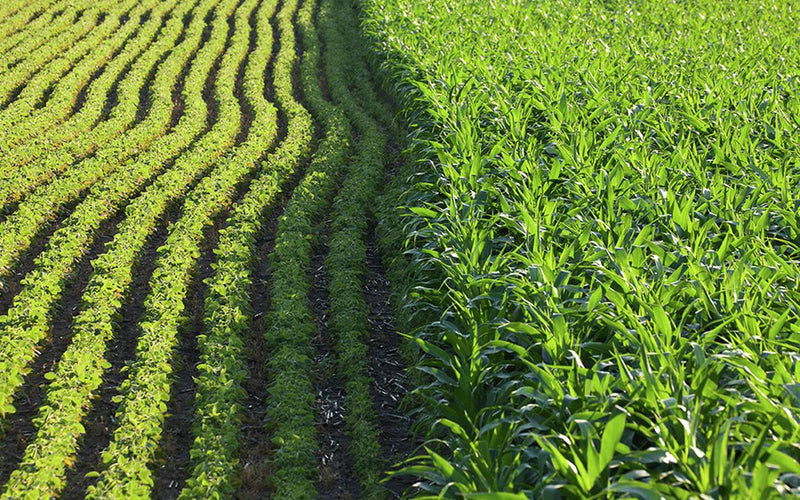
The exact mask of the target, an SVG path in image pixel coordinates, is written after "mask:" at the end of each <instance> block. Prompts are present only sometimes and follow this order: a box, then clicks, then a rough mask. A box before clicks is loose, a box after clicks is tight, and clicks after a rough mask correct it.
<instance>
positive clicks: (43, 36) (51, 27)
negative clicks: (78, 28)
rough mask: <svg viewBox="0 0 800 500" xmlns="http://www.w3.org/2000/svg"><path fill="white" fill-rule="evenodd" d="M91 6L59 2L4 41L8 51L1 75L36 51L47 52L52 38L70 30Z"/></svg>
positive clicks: (5, 54) (0, 70)
mask: <svg viewBox="0 0 800 500" xmlns="http://www.w3.org/2000/svg"><path fill="white" fill-rule="evenodd" d="M89 5H90V4H88V3H85V4H81V3H78V4H77V5H70V4H68V3H67V2H63V1H61V2H58V3H56V4H55V5H53V6H51V7H50V8H49V9H48V10H47V11H45V12H42V13H41V14H39V15H38V16H37V18H36V19H34V20H33V21H32V22H30V23H28V24H26V25H25V28H24V29H23V30H20V31H19V32H17V33H15V35H14V36H10V37H8V38H7V39H3V40H2V44H3V45H4V46H5V47H7V49H8V50H6V51H5V53H4V54H3V64H2V65H0V75H5V74H6V73H8V72H9V71H10V70H12V69H13V68H14V66H16V65H18V64H19V63H20V61H23V60H24V59H25V58H26V57H28V56H30V55H31V54H32V53H33V52H34V51H36V50H39V49H42V50H46V49H47V46H48V43H52V38H53V37H54V36H57V35H59V34H61V33H62V32H64V31H66V30H67V29H69V27H70V26H71V25H72V24H73V23H75V22H76V21H77V20H78V19H80V16H81V14H82V13H83V12H85V9H87V8H88V6H89Z"/></svg>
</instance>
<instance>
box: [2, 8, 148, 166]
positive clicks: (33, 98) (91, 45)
mask: <svg viewBox="0 0 800 500" xmlns="http://www.w3.org/2000/svg"><path fill="white" fill-rule="evenodd" d="M154 5H155V4H154V3H152V2H120V3H119V6H118V8H117V9H115V10H114V11H113V12H110V13H108V14H107V15H106V17H105V19H104V20H103V23H102V24H101V25H100V26H98V27H97V28H95V30H94V31H92V33H91V36H88V37H86V38H85V39H84V40H82V41H81V42H80V43H78V44H76V45H75V46H73V47H72V48H71V49H70V50H69V52H68V53H66V54H64V56H62V57H60V58H59V62H60V63H62V64H60V65H58V67H56V65H53V64H51V65H49V66H48V68H47V70H46V71H42V72H40V73H39V74H37V75H36V77H35V78H33V79H31V80H30V81H28V82H27V84H26V87H25V89H24V90H23V91H22V92H21V93H20V95H19V96H18V97H17V99H15V100H14V101H13V102H12V103H11V104H9V105H8V107H7V108H6V109H4V110H3V111H2V112H1V113H0V129H1V130H0V152H6V151H9V150H10V149H12V148H13V147H15V146H17V145H18V144H20V143H21V142H23V141H25V140H26V139H28V138H31V137H33V136H36V135H38V134H41V133H43V132H44V131H47V130H48V129H50V128H52V127H53V126H55V125H57V124H59V123H61V122H62V121H63V120H64V119H65V118H67V117H68V116H69V115H70V114H72V112H73V108H74V106H75V104H76V101H77V99H78V95H79V94H80V92H81V90H82V89H83V88H84V87H85V86H86V85H87V84H88V83H89V81H90V79H92V78H93V75H94V74H95V72H97V71H98V70H102V69H103V68H104V66H105V65H106V64H107V63H108V61H109V59H110V58H111V57H113V56H114V54H115V53H116V52H117V51H118V50H120V48H121V47H122V46H123V44H125V43H127V42H129V41H130V40H131V39H132V37H133V35H134V34H135V33H136V32H137V31H138V30H139V27H140V23H139V19H140V17H141V16H143V15H145V14H149V12H150V10H151V9H152V8H153V6H154ZM129 9H130V10H129ZM123 18H127V19H128V20H127V22H125V23H124V24H123V25H120V22H121V21H122V19H123ZM87 47H88V49H89V50H88V51H87V50H86V49H87ZM73 52H74V54H73ZM84 52H88V53H86V54H85V55H81V54H82V53H84ZM71 55H73V56H76V57H80V60H79V61H77V62H76V61H75V60H74V59H73V58H72V57H70V56H71ZM65 71H68V72H67V73H66V74H64V72H65ZM46 94H49V95H48V96H47V98H46V102H44V103H43V102H42V101H43V98H44V96H45V95H46Z"/></svg>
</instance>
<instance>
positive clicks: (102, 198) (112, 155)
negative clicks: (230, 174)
mask: <svg viewBox="0 0 800 500" xmlns="http://www.w3.org/2000/svg"><path fill="white" fill-rule="evenodd" d="M193 22H194V25H195V27H194V30H195V31H193V32H192V35H193V36H192V37H191V38H189V37H188V36H187V34H186V31H185V29H186V26H185V25H184V20H183V18H182V16H180V15H173V16H172V17H171V18H170V20H169V21H168V24H167V26H166V27H165V31H164V33H163V37H162V38H163V39H164V40H162V41H163V42H164V43H163V44H158V43H157V44H153V46H151V49H152V51H151V50H150V49H148V54H147V55H148V56H149V57H141V58H140V59H139V60H138V61H137V67H135V68H134V69H135V70H136V71H135V72H132V73H131V74H129V76H130V77H131V78H129V79H126V80H125V81H124V82H123V84H122V85H123V88H122V89H121V90H122V91H123V93H122V95H123V96H124V97H121V98H120V104H119V105H118V106H115V107H114V109H113V110H112V114H111V117H110V120H108V121H106V122H103V123H102V124H101V125H100V126H98V127H96V128H95V129H93V130H92V132H91V133H90V134H89V137H88V138H87V139H86V140H88V141H90V143H94V144H102V147H101V148H100V149H98V150H97V151H96V152H95V154H94V155H93V156H90V157H88V158H85V159H84V160H82V161H80V162H78V163H77V164H75V165H72V166H71V168H69V169H68V170H67V171H66V172H65V173H64V174H63V175H61V176H58V177H56V178H55V179H54V180H53V182H51V183H49V184H45V185H42V186H40V187H39V188H37V189H36V190H35V191H34V192H33V193H31V194H30V195H28V196H27V197H26V199H25V200H23V201H22V202H21V203H20V204H19V206H18V207H17V208H16V210H15V211H14V212H13V213H12V214H11V215H10V216H9V217H8V218H7V219H6V220H5V221H3V222H2V224H0V227H2V228H3V230H4V233H3V235H2V236H1V237H0V250H2V254H0V275H2V274H7V273H8V272H9V270H10V268H11V266H12V265H13V263H14V262H15V260H16V259H17V257H18V256H19V255H20V254H21V253H22V252H23V251H25V250H26V249H27V248H28V246H29V245H30V243H31V241H32V240H33V238H34V237H35V236H36V234H38V232H39V231H41V230H42V229H43V226H44V225H45V224H46V223H48V222H50V221H52V220H53V218H55V216H56V215H58V213H59V209H60V208H61V207H63V206H65V205H66V204H67V203H69V202H70V201H73V200H75V199H76V198H77V197H79V196H80V195H81V193H83V192H85V191H87V188H89V187H92V189H91V190H90V194H89V195H88V197H87V200H85V201H84V202H82V203H81V204H80V205H78V207H79V208H78V209H77V210H95V211H97V210H102V212H101V213H102V214H103V216H102V217H101V216H95V217H94V219H92V221H93V222H92V223H93V224H96V225H99V223H100V222H102V221H103V220H104V219H105V218H107V217H108V216H110V215H111V214H113V213H114V211H115V209H116V208H118V204H119V203H122V202H124V200H126V199H127V198H128V197H130V195H131V194H132V193H133V191H131V188H135V187H138V186H139V185H141V184H142V183H143V182H145V181H146V180H147V179H148V178H150V176H151V175H152V174H153V172H154V170H153V169H160V168H163V166H164V162H165V161H167V160H168V159H170V158H172V157H174V155H175V154H177V153H178V152H179V151H180V150H182V149H183V148H185V147H186V145H187V144H188V143H189V142H190V141H191V140H192V139H193V138H194V137H195V136H196V135H197V134H198V133H199V132H200V131H201V130H202V128H203V126H204V125H205V120H204V119H203V118H201V119H200V120H199V121H198V120H194V121H189V120H184V122H185V123H184V124H183V126H182V127H176V129H175V130H172V131H171V133H170V135H169V138H164V139H163V140H161V141H160V142H157V143H156V144H153V142H154V141H156V139H158V138H160V137H162V136H163V134H164V133H165V132H167V130H168V129H169V126H170V120H171V118H172V114H173V108H174V103H173V91H174V89H175V88H176V85H177V84H178V78H179V75H180V73H181V71H182V70H183V67H184V65H185V64H186V62H187V61H188V60H189V58H190V57H191V56H192V55H194V51H195V50H197V46H198V44H199V43H200V41H201V40H200V39H201V36H202V29H203V28H202V23H203V22H204V19H202V18H201V19H197V18H195V19H193ZM182 31H183V32H184V34H183V36H184V40H183V41H182V42H181V43H180V44H179V45H178V46H177V47H176V48H175V49H174V50H172V51H171V52H169V56H168V57H167V59H165V60H164V61H161V64H160V65H159V66H158V71H157V73H156V76H155V78H154V80H153V82H152V86H151V87H150V93H149V103H148V104H149V108H148V113H147V115H146V116H145V118H144V120H142V121H141V122H138V123H136V125H135V126H134V127H133V128H131V129H129V130H126V131H125V132H124V133H120V132H122V130H124V127H127V126H128V125H129V124H130V123H131V122H132V121H133V120H135V118H136V112H137V107H138V106H139V105H141V103H140V102H139V98H140V91H141V87H142V85H144V84H145V82H146V76H147V72H146V71H147V70H149V69H150V68H151V66H150V65H151V64H155V63H156V62H158V58H159V56H160V55H162V54H163V53H164V51H166V50H168V49H169V48H170V46H172V45H174V43H175V39H177V38H178V37H179V36H181V32H182ZM187 40H188V41H187ZM139 63H143V65H142V66H139ZM198 64H199V65H200V66H199V67H200V68H202V67H203V66H202V65H205V64H208V65H211V64H213V59H212V60H211V61H202V62H200V63H198ZM198 64H195V66H197V65H198ZM206 74H207V71H206V72H201V71H200V70H199V69H198V70H196V71H195V72H194V74H190V75H189V77H192V78H193V80H192V84H193V85H196V86H198V87H199V88H200V89H201V90H200V92H202V86H203V84H204V80H203V79H204V78H205V75H206ZM187 79H188V77H187ZM198 80H199V81H198ZM185 86H186V84H185ZM194 88H196V87H194ZM194 88H193V89H194ZM199 95H202V94H201V93H200V94H199ZM194 96H195V94H192V98H191V99H186V98H185V101H184V105H185V107H186V108H190V107H192V106H203V114H202V115H201V116H202V117H204V116H205V108H204V106H205V105H204V104H201V103H200V102H198V100H202V99H201V98H200V97H194ZM186 114H188V113H187V112H186V111H185V112H184V116H185V115H186ZM179 125H180V123H179ZM79 140H80V139H79ZM99 141H105V143H103V142H99ZM75 142H76V141H73V143H71V144H74V143H75ZM150 146H152V147H150ZM148 147H150V149H149V150H148V151H149V153H148V154H149V155H150V159H149V160H146V161H128V163H127V164H126V165H125V168H119V167H120V165H121V164H122V163H123V162H125V160H129V159H130V158H131V157H132V156H134V155H135V154H136V153H138V152H139V151H142V150H145V149H146V148H148ZM62 149H64V150H66V151H65V152H66V153H67V154H66V158H64V157H63V155H62V153H63V152H62V151H59V152H57V153H56V154H55V155H54V157H55V158H56V165H59V166H61V167H62V168H64V167H65V166H66V165H68V164H69V160H70V159H71V158H72V154H70V153H71V152H70V151H69V149H70V148H62ZM134 167H140V168H134ZM142 168H144V170H143V169H142ZM156 171H157V170H156ZM98 181H100V182H98ZM92 205H97V206H94V207H92ZM72 217H75V215H74V214H73V216H72ZM87 222H88V221H87ZM92 233H93V232H90V233H89V234H92Z"/></svg>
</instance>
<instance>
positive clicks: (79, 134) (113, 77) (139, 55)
mask: <svg viewBox="0 0 800 500" xmlns="http://www.w3.org/2000/svg"><path fill="white" fill-rule="evenodd" d="M139 5H140V6H141V7H142V8H147V10H146V11H145V12H143V13H141V16H142V18H143V17H144V16H145V15H146V16H147V21H146V22H144V23H141V26H139V28H138V30H137V32H136V34H135V36H134V37H133V38H132V39H131V40H128V41H126V42H125V45H124V47H123V48H122V50H121V51H120V52H119V53H118V54H117V55H116V56H114V58H113V59H112V60H111V61H109V62H108V64H107V65H106V66H105V68H104V69H103V72H102V73H101V74H100V75H99V76H97V77H96V78H95V79H93V80H92V81H91V82H90V84H89V87H88V89H87V90H86V98H85V102H84V103H83V105H82V106H81V107H80V109H79V110H78V111H77V112H76V113H75V114H73V115H71V116H70V117H69V118H68V119H67V120H66V121H65V122H64V123H63V124H60V125H58V126H56V127H54V128H51V129H50V130H48V131H47V133H46V134H40V135H39V136H37V137H32V138H29V139H27V140H25V141H24V142H23V143H21V144H18V145H16V146H14V147H11V148H5V147H3V146H0V151H3V153H4V154H3V155H2V157H0V172H3V173H4V174H5V181H4V182H3V184H2V186H0V205H4V204H6V203H9V202H13V201H16V200H17V199H18V198H20V197H21V196H23V195H24V193H26V192H30V191H32V190H33V189H34V188H35V187H36V186H37V185H39V184H40V183H42V182H43V181H45V180H46V179H47V178H49V177H51V176H53V175H54V174H55V173H56V172H58V171H59V170H60V169H63V168H65V167H66V166H67V165H68V163H69V162H71V160H74V158H80V157H81V156H85V155H88V154H91V153H92V152H93V151H94V149H95V147H96V144H97V138H98V137H97V136H99V134H97V133H95V134H90V133H91V132H92V129H93V128H94V127H95V126H98V125H99V124H98V120H100V119H101V118H102V116H103V112H104V108H105V104H106V102H107V101H108V100H109V99H110V98H111V95H110V94H111V91H112V89H113V88H114V86H115V85H119V86H120V90H119V91H120V92H124V91H125V89H131V88H132V87H131V86H126V85H125V84H123V83H121V82H120V79H131V78H135V77H136V75H140V74H144V73H142V71H146V66H145V64H144V63H145V61H147V60H148V58H149V57H148V56H149V55H150V54H156V52H153V51H151V52H147V49H148V47H150V46H151V44H153V43H155V44H159V42H158V41H156V40H159V39H160V38H159V36H160V34H161V33H162V30H164V29H165V28H164V27H165V26H166V23H167V20H168V18H169V14H170V12H171V11H172V9H173V8H174V7H175V4H174V3H166V2H155V1H153V2H142V3H140V4H139ZM154 5H155V6H154ZM139 21H140V19H136V18H135V16H134V19H133V20H132V21H131V22H132V23H133V25H137V24H138V23H139ZM134 60H136V61H137V64H136V65H135V66H134V65H133V62H134ZM151 60H152V59H151ZM138 61H142V62H138ZM125 72H127V74H125ZM76 76H77V75H76ZM138 96H139V94H138V92H137V93H136V97H137V98H138ZM122 100H123V102H124V100H125V96H123V97H122ZM130 109H132V110H133V111H134V112H135V109H133V107H130ZM100 126H102V125H100ZM53 150H56V151H53Z"/></svg>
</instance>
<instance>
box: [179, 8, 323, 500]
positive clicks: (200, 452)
mask: <svg viewBox="0 0 800 500" xmlns="http://www.w3.org/2000/svg"><path fill="white" fill-rule="evenodd" d="M295 9H296V2H285V3H284V6H283V8H282V9H281V11H280V12H279V13H278V14H277V17H276V20H277V25H278V33H279V37H280V49H279V51H278V54H277V56H276V61H275V63H274V70H273V71H274V77H273V80H274V81H273V82H272V85H273V88H274V89H275V97H276V100H277V103H278V104H279V105H280V107H281V108H282V109H283V111H284V115H285V116H286V120H287V123H286V130H287V133H286V137H285V138H284V139H283V141H282V142H281V143H280V144H279V146H278V148H277V150H276V151H275V152H274V153H272V154H270V155H269V156H268V157H267V158H266V159H265V160H264V161H263V163H262V164H261V166H260V171H259V173H258V176H257V177H256V178H255V179H254V180H253V181H252V182H251V184H250V186H249V189H248V192H247V194H246V195H245V196H244V197H243V199H242V200H241V201H240V202H239V203H237V204H236V205H235V207H234V208H233V211H232V213H231V215H230V217H229V218H228V220H227V223H226V225H225V227H224V228H223V229H222V230H221V231H220V236H219V244H218V245H217V250H216V251H215V254H216V257H217V260H216V263H215V264H214V266H213V270H214V271H213V274H212V276H211V277H210V278H209V279H208V281H207V285H208V295H207V296H206V298H205V306H204V309H205V312H204V315H205V328H204V334H202V335H199V336H198V337H197V341H198V351H199V352H200V361H201V362H200V364H199V365H198V366H197V369H198V375H197V377H196V386H197V393H196V396H195V417H194V424H193V431H194V436H195V437H194V442H193V444H192V448H191V451H190V455H191V463H192V472H191V476H190V478H189V479H188V481H187V484H186V487H185V488H184V489H183V491H182V492H181V497H183V498H197V497H204V498H226V497H228V496H230V495H232V494H233V493H234V492H235V489H236V485H237V474H238V472H239V469H240V466H239V460H238V451H239V447H240V442H239V439H240V436H241V414H242V400H243V397H244V390H243V388H242V385H241V384H242V381H243V379H244V377H245V375H246V366H245V363H244V359H245V354H246V353H245V347H244V346H245V345H246V337H245V334H246V332H247V331H248V329H249V328H250V326H251V320H252V314H253V308H252V302H251V297H250V294H251V289H250V288H251V285H252V280H251V278H250V276H251V273H252V265H253V259H254V257H255V242H256V238H257V236H258V235H259V234H260V233H261V232H262V231H263V229H264V215H265V212H266V211H267V210H268V209H270V208H271V209H275V207H274V205H275V204H276V201H277V200H278V199H279V194H280V193H281V188H282V187H283V186H284V185H285V184H286V180H287V179H289V178H291V177H292V176H293V175H294V172H295V170H296V169H297V168H298V166H299V164H300V162H301V160H302V159H303V158H304V157H305V156H306V155H307V154H308V152H309V150H310V148H311V139H312V134H313V126H312V122H311V116H310V114H309V113H308V111H306V109H305V108H304V107H303V106H302V105H300V103H298V102H297V101H295V99H294V95H293V88H292V71H293V68H294V66H295V62H296V61H297V55H296V52H295V47H296V40H295V36H294V28H293V26H292V18H293V16H294V11H295ZM256 29H257V30H258V32H259V33H268V32H270V30H271V27H270V24H269V19H268V18H267V16H266V15H265V12H263V11H262V12H260V13H259V17H258V20H257V28H256ZM259 41H261V39H259ZM261 50H267V47H266V46H262V43H259V44H258V45H257V47H256V51H261ZM305 58H306V57H305V56H304V59H305ZM306 70H307V68H306ZM262 74H263V72H261V73H256V74H252V75H250V76H251V77H252V79H253V83H254V85H253V91H255V94H259V92H262V91H263V88H260V89H259V87H258V85H259V84H260V86H261V87H263V85H264V82H263V79H262V76H261V75H262ZM312 77H313V75H312ZM267 83H268V84H269V82H267ZM251 100H252V101H253V102H254V103H258V104H260V105H261V106H266V105H267V103H266V101H263V99H261V100H259V99H257V98H256V95H254V96H252V97H251ZM262 101H263V102H262ZM254 107H255V106H254ZM254 114H255V117H256V118H255V120H254V121H253V123H252V125H251V130H258V129H259V128H260V127H263V126H264V125H265V124H262V123H261V121H262V120H261V119H264V117H266V116H267V115H266V114H265V113H263V112H259V111H258V107H255V113H254ZM272 119H273V120H274V116H272Z"/></svg>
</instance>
